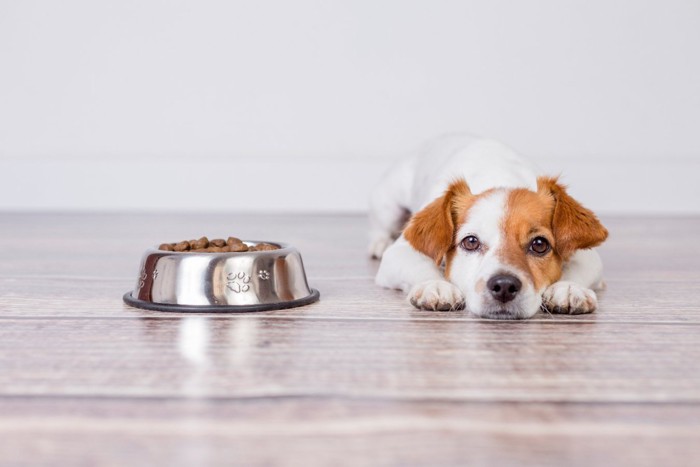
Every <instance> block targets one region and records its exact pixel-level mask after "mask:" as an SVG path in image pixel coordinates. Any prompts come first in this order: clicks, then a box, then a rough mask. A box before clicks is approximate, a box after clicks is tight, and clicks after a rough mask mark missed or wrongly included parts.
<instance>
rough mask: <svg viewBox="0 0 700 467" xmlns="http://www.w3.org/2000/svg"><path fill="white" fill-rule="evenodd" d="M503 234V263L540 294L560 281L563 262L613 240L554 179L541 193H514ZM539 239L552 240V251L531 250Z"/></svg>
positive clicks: (543, 183)
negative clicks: (525, 275) (513, 268)
mask: <svg viewBox="0 0 700 467" xmlns="http://www.w3.org/2000/svg"><path fill="white" fill-rule="evenodd" d="M502 232H503V238H504V245H503V248H502V249H501V252H500V256H501V257H502V259H503V262H504V263H506V264H511V265H513V266H515V267H516V268H518V269H519V270H520V271H522V272H524V273H525V274H527V275H528V276H529V277H530V279H531V280H532V282H533V284H534V286H535V290H543V289H544V288H545V287H547V286H549V285H551V284H553V283H554V282H556V281H557V280H559V278H560V277H561V272H562V264H563V262H564V261H567V260H568V259H569V258H570V257H571V255H572V254H573V253H574V252H575V251H576V250H578V249H582V248H592V247H594V246H598V245H599V244H601V243H602V242H603V241H604V240H605V239H606V238H607V235H608V231H607V230H606V229H605V227H603V226H602V225H601V223H600V221H598V218H597V217H596V216H595V214H593V212H591V211H590V210H588V209H586V208H584V207H583V206H581V204H579V203H578V202H577V201H576V200H574V199H573V198H572V197H571V196H569V195H568V194H567V193H566V189H565V188H564V187H563V186H561V185H559V184H558V183H557V182H556V180H555V179H550V178H540V179H538V191H537V192H536V193H535V192H532V191H530V190H525V189H515V190H511V191H510V193H509V194H508V201H507V207H506V213H505V217H504V219H503V230H502ZM537 238H540V239H544V240H546V242H547V243H548V244H549V246H550V248H549V250H548V251H546V252H545V253H542V254H538V253H537V252H535V251H533V250H532V249H531V245H532V244H533V241H534V240H535V239H537ZM540 242H541V240H540Z"/></svg>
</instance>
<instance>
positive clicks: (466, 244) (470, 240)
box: [461, 235, 481, 251]
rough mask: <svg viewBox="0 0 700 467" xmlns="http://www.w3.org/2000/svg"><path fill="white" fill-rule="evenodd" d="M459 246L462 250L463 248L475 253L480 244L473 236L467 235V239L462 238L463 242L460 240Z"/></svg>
mask: <svg viewBox="0 0 700 467" xmlns="http://www.w3.org/2000/svg"><path fill="white" fill-rule="evenodd" d="M461 245H462V248H464V249H465V250H467V251H476V250H478V249H479V247H480V246H481V242H480V241H479V239H478V238H476V237H475V236H474V235H469V236H467V237H464V240H462V243H461Z"/></svg>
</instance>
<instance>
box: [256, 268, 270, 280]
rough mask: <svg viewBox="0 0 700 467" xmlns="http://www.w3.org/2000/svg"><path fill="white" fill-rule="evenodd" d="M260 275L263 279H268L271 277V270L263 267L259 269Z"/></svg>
mask: <svg viewBox="0 0 700 467" xmlns="http://www.w3.org/2000/svg"><path fill="white" fill-rule="evenodd" d="M258 277H259V278H260V279H261V280H264V281H266V280H268V279H269V278H270V271H267V270H265V269H261V270H260V271H258Z"/></svg>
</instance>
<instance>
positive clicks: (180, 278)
mask: <svg viewBox="0 0 700 467" xmlns="http://www.w3.org/2000/svg"><path fill="white" fill-rule="evenodd" d="M244 243H245V244H247V245H248V246H253V245H257V244H258V243H273V244H274V245H277V246H279V247H280V249H279V250H270V251H247V252H238V253H199V252H189V251H186V252H175V251H162V250H158V249H156V248H149V249H148V250H146V252H145V253H144V255H143V258H142V260H141V268H140V270H139V271H140V272H139V277H138V279H137V280H136V286H135V287H134V290H133V291H130V292H127V293H126V294H124V302H125V303H126V304H127V305H131V306H134V307H137V308H145V309H147V310H158V311H181V312H204V313H212V312H246V311H265V310H279V309H283V308H292V307H297V306H302V305H307V304H309V303H313V302H315V301H317V300H318V298H319V293H318V290H315V289H311V288H309V284H308V283H307V281H306V274H305V272H304V264H303V263H302V260H301V255H300V254H299V252H298V251H297V250H296V249H295V248H294V247H292V246H289V245H285V244H283V243H278V242H255V241H244Z"/></svg>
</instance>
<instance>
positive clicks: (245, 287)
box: [226, 271, 250, 293]
mask: <svg viewBox="0 0 700 467" xmlns="http://www.w3.org/2000/svg"><path fill="white" fill-rule="evenodd" d="M226 287H228V288H229V290H231V291H232V292H235V293H242V292H247V291H249V290H250V276H249V275H248V274H246V273H245V272H243V271H241V272H238V273H236V272H230V273H228V275H227V276H226Z"/></svg>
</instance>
